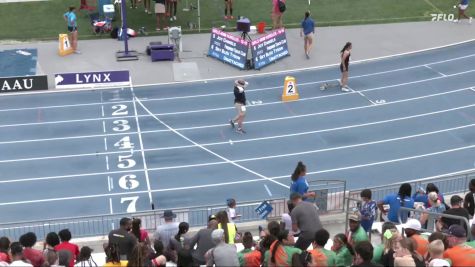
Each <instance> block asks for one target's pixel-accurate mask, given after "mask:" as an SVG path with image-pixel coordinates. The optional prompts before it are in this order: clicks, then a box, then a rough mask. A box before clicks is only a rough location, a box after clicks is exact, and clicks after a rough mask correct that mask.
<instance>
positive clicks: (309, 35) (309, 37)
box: [300, 11, 315, 59]
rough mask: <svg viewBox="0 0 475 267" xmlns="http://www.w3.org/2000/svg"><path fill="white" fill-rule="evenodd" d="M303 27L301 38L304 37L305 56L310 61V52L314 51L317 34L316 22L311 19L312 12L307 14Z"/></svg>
mask: <svg viewBox="0 0 475 267" xmlns="http://www.w3.org/2000/svg"><path fill="white" fill-rule="evenodd" d="M301 25H302V29H301V30H300V37H302V36H303V41H304V45H303V48H304V50H305V56H306V57H307V59H310V50H312V43H313V35H314V34H315V22H314V21H313V19H311V18H310V11H306V12H305V18H304V19H303V20H302V23H301Z"/></svg>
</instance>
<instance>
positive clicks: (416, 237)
mask: <svg viewBox="0 0 475 267" xmlns="http://www.w3.org/2000/svg"><path fill="white" fill-rule="evenodd" d="M420 230H421V223H420V222H419V220H416V219H409V220H407V223H406V224H405V225H404V233H405V234H406V236H407V237H408V238H410V239H412V240H413V241H414V243H415V244H416V251H417V253H419V255H421V256H425V255H426V254H427V249H428V247H427V246H428V245H429V241H427V240H426V239H425V238H423V237H422V236H421V235H420V234H419V231H420Z"/></svg>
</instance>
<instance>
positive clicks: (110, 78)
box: [54, 70, 130, 89]
mask: <svg viewBox="0 0 475 267" xmlns="http://www.w3.org/2000/svg"><path fill="white" fill-rule="evenodd" d="M54 84H55V85H56V88H59V89H68V88H95V87H113V86H128V85H130V73H129V71H128V70H119V71H100V72H78V73H60V74H55V75H54Z"/></svg>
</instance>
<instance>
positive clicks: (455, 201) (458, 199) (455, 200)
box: [450, 195, 463, 205]
mask: <svg viewBox="0 0 475 267" xmlns="http://www.w3.org/2000/svg"><path fill="white" fill-rule="evenodd" d="M462 201H463V198H461V197H460V196H459V195H453V196H452V197H451V198H450V205H454V204H459V203H460V202H462Z"/></svg>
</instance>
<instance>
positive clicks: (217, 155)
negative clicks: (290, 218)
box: [134, 97, 289, 188]
mask: <svg viewBox="0 0 475 267" xmlns="http://www.w3.org/2000/svg"><path fill="white" fill-rule="evenodd" d="M134 99H135V100H136V101H137V103H138V104H139V105H140V106H142V108H143V109H144V110H145V111H146V112H148V113H149V114H150V115H152V116H153V118H154V119H155V120H157V121H158V122H159V123H160V124H162V125H163V126H165V127H166V128H168V129H169V130H171V131H172V132H173V133H175V134H176V135H178V136H180V137H181V138H183V139H185V140H186V141H188V142H190V143H192V144H194V145H196V146H198V147H199V148H201V149H202V150H204V151H206V152H208V153H210V154H211V155H213V156H215V157H217V158H220V159H222V160H224V161H225V162H226V163H229V164H231V165H234V166H236V167H238V168H240V169H242V170H244V171H246V172H249V173H251V174H254V175H256V176H258V177H261V178H263V179H266V180H269V181H270V182H273V183H275V184H278V185H280V186H282V187H285V188H289V186H287V185H285V184H283V183H280V182H277V181H274V180H271V179H269V178H267V177H266V176H264V175H262V174H260V173H257V172H255V171H253V170H251V169H248V168H246V167H244V166H242V165H239V164H237V163H235V162H234V161H231V160H229V159H227V158H225V157H223V156H221V155H219V154H217V153H215V152H213V151H211V150H209V149H208V148H206V147H204V146H202V145H200V144H198V143H196V142H195V141H193V140H191V139H190V138H188V137H186V136H185V135H183V134H181V133H180V132H178V131H177V130H175V129H173V128H172V127H170V126H169V125H168V124H166V123H165V122H163V121H162V120H161V119H159V118H158V117H157V116H155V115H153V113H152V112H150V110H148V108H147V107H145V106H144V105H143V104H142V102H140V99H138V98H137V97H134Z"/></svg>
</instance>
